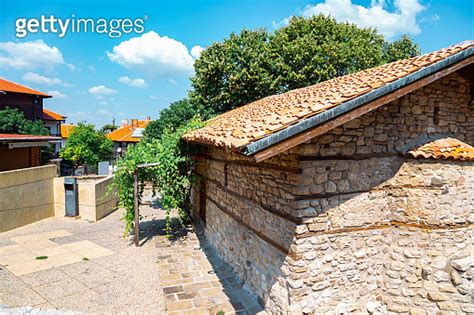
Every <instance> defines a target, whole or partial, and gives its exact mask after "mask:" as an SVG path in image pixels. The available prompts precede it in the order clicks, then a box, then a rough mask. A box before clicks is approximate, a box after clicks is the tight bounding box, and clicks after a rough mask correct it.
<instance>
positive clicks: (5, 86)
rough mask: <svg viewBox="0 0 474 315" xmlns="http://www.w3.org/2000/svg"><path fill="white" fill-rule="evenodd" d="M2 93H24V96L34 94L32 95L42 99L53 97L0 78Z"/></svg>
mask: <svg viewBox="0 0 474 315" xmlns="http://www.w3.org/2000/svg"><path fill="white" fill-rule="evenodd" d="M0 91H5V92H14V93H23V94H32V95H38V96H41V97H45V98H46V97H51V95H48V94H45V93H43V92H40V91H37V90H33V89H30V88H29V87H26V86H24V85H20V84H18V83H15V82H12V81H8V80H5V79H3V78H0Z"/></svg>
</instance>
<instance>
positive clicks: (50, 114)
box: [43, 108, 66, 121]
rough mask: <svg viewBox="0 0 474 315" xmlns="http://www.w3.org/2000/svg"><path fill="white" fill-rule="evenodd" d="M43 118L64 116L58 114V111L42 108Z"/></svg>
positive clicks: (63, 118) (60, 119) (55, 118)
mask: <svg viewBox="0 0 474 315" xmlns="http://www.w3.org/2000/svg"><path fill="white" fill-rule="evenodd" d="M43 120H59V121H62V120H66V116H63V115H60V114H58V113H55V112H52V111H50V110H47V109H46V108H43Z"/></svg>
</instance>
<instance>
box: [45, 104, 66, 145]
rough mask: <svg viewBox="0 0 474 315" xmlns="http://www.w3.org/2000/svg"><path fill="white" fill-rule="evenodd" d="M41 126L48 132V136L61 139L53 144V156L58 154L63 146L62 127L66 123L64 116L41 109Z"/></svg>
mask: <svg viewBox="0 0 474 315" xmlns="http://www.w3.org/2000/svg"><path fill="white" fill-rule="evenodd" d="M42 120H43V124H44V127H45V128H46V129H48V130H49V134H50V135H51V136H54V137H61V140H58V141H56V142H55V143H54V152H55V154H58V153H59V150H61V149H62V148H63V147H64V146H65V142H64V143H63V141H62V134H61V131H62V125H63V124H64V123H65V122H66V116H63V115H61V114H58V113H55V112H53V111H51V110H47V109H46V108H43V118H42Z"/></svg>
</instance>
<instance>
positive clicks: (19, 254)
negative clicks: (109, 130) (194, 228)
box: [0, 206, 262, 314]
mask: <svg viewBox="0 0 474 315" xmlns="http://www.w3.org/2000/svg"><path fill="white" fill-rule="evenodd" d="M122 211H123V210H118V211H116V212H114V213H112V214H111V215H109V216H108V217H106V218H104V219H102V220H100V221H98V222H95V223H90V222H87V221H85V220H74V219H66V218H50V219H46V220H42V221H39V222H36V223H33V224H30V225H27V226H24V227H21V228H18V229H15V230H12V231H8V232H5V233H0V313H7V312H9V313H13V314H21V313H24V314H28V313H35V312H38V311H39V313H40V314H41V313H44V314H56V313H57V314H65V313H68V314H71V313H147V314H216V313H221V311H222V312H224V313H227V314H234V313H239V314H241V313H242V314H255V313H257V312H260V311H261V310H262V308H261V307H260V306H259V305H258V304H257V303H256V302H255V300H254V299H253V298H252V297H251V296H250V295H249V294H248V293H246V292H245V291H244V290H243V289H242V287H241V285H240V284H239V283H238V280H237V279H236V277H235V276H234V274H233V273H232V271H231V270H230V268H229V267H228V266H227V265H226V264H225V263H224V262H223V261H222V260H220V259H219V258H218V257H217V256H216V255H215V253H213V251H212V249H211V248H210V247H209V245H208V244H207V243H206V241H205V240H204V239H203V238H202V237H201V236H199V235H198V236H196V234H194V233H190V235H189V238H184V239H182V240H180V241H179V242H176V244H173V245H171V246H170V245H169V242H168V241H167V240H166V238H165V237H164V235H162V227H163V224H164V220H163V218H164V213H163V211H161V210H159V209H153V208H151V207H147V206H144V207H143V209H142V210H141V212H142V216H143V218H142V222H143V223H142V224H141V225H140V228H141V230H143V232H142V238H141V247H139V248H136V247H134V246H133V245H131V244H130V240H129V239H125V238H123V236H122V233H123V228H124V224H123V222H122V221H121V220H120V217H121V216H122V213H123V212H122ZM198 234H199V233H198ZM57 310H58V311H57Z"/></svg>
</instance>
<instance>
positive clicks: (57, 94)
mask: <svg viewBox="0 0 474 315" xmlns="http://www.w3.org/2000/svg"><path fill="white" fill-rule="evenodd" d="M46 94H49V95H51V96H52V97H54V98H58V99H64V98H67V95H66V94H63V93H61V92H59V91H48V92H47V93H46Z"/></svg>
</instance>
